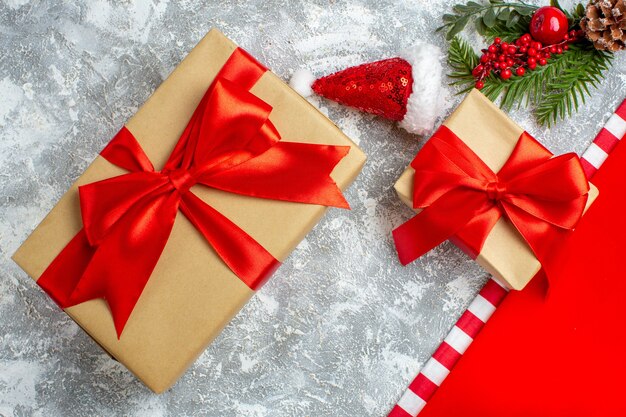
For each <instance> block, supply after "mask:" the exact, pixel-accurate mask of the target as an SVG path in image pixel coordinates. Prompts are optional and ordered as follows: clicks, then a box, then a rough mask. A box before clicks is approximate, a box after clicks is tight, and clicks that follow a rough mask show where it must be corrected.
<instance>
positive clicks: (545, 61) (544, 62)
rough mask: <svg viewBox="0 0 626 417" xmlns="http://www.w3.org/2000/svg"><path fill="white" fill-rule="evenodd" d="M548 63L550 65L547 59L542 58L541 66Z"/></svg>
mask: <svg viewBox="0 0 626 417" xmlns="http://www.w3.org/2000/svg"><path fill="white" fill-rule="evenodd" d="M547 63H548V61H547V60H546V59H545V58H541V59H540V60H539V65H541V66H543V65H546V64H547Z"/></svg>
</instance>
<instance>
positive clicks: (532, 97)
mask: <svg viewBox="0 0 626 417" xmlns="http://www.w3.org/2000/svg"><path fill="white" fill-rule="evenodd" d="M612 58H613V55H612V54H610V53H607V52H603V51H598V50H597V49H595V48H594V47H593V45H591V44H589V43H580V44H572V45H570V49H569V50H568V51H564V52H563V54H561V55H553V56H552V57H551V58H550V59H549V60H548V64H547V65H545V66H538V67H537V68H536V69H535V70H532V71H527V72H526V74H525V75H524V76H521V77H518V76H513V77H511V78H510V79H509V80H503V79H501V78H500V77H497V76H495V75H493V74H492V75H490V76H488V77H487V78H485V80H484V83H485V87H484V88H483V89H482V92H483V94H485V95H486V96H487V97H488V98H490V99H491V100H493V101H495V100H496V99H497V98H498V97H500V98H501V101H500V106H501V107H502V108H503V109H504V110H510V109H512V108H519V107H520V106H522V105H524V106H527V105H534V108H535V114H536V116H537V121H538V122H539V123H540V124H545V125H548V126H550V125H552V124H554V123H556V122H557V121H558V120H559V119H563V118H565V117H566V116H570V115H572V114H573V113H574V112H575V111H576V110H578V107H579V105H580V104H582V103H584V102H585V99H586V97H587V96H590V95H591V94H590V87H592V88H595V87H597V85H598V83H599V82H600V80H602V78H603V72H604V71H605V70H607V69H608V68H609V66H610V64H611V59H612ZM478 62H479V57H478V55H477V54H476V52H474V50H473V49H472V47H471V46H470V44H469V43H468V42H467V41H465V40H463V39H461V38H460V37H458V36H456V37H454V38H453V39H452V41H451V42H450V48H449V51H448V63H449V65H450V66H451V67H452V72H451V73H450V74H449V76H450V78H452V80H453V81H452V82H451V85H456V86H459V87H460V88H461V91H460V92H459V94H460V93H464V92H467V91H469V90H471V89H472V88H473V86H474V84H475V82H476V80H475V79H474V77H473V76H472V69H473V68H474V67H475V66H476V65H478Z"/></svg>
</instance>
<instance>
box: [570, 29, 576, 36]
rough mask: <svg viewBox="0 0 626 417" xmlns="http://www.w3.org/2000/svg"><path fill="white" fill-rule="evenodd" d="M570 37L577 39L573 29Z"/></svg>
mask: <svg viewBox="0 0 626 417" xmlns="http://www.w3.org/2000/svg"><path fill="white" fill-rule="evenodd" d="M569 37H570V38H575V37H576V31H575V30H573V29H572V30H571V31H570V32H569Z"/></svg>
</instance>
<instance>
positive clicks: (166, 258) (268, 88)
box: [13, 29, 365, 393]
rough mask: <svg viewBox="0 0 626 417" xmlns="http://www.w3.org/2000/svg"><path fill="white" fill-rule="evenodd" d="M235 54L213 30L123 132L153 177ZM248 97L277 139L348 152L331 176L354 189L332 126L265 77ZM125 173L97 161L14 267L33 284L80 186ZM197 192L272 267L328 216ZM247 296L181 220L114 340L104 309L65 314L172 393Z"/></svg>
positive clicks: (65, 229)
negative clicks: (257, 101) (261, 108)
mask: <svg viewBox="0 0 626 417" xmlns="http://www.w3.org/2000/svg"><path fill="white" fill-rule="evenodd" d="M235 49H236V45H235V44H233V42H231V41H230V40H228V39H227V38H225V37H224V36H223V35H222V34H221V33H220V32H219V31H217V30H215V29H214V30H211V31H210V32H209V33H208V34H207V35H206V36H205V37H204V39H202V41H200V43H199V44H198V45H197V46H196V47H195V48H194V49H193V50H192V51H191V52H190V53H189V55H188V56H187V57H186V58H185V59H184V60H183V61H182V62H181V64H180V65H179V66H178V67H177V68H176V69H175V70H174V71H173V73H172V74H171V75H170V76H169V77H168V78H167V80H166V81H164V82H163V84H161V86H160V87H159V88H158V89H157V90H156V91H155V92H154V94H153V95H152V96H151V97H150V98H149V99H148V101H147V102H146V103H145V104H144V105H143V106H142V107H141V108H140V109H139V110H138V111H137V113H136V114H135V116H133V117H132V118H131V119H130V120H129V121H128V123H127V124H126V127H127V128H128V129H129V130H130V131H131V132H132V134H133V135H134V136H135V137H136V138H137V140H138V141H139V143H140V145H141V147H142V148H143V149H144V151H145V152H146V154H147V156H148V157H149V158H150V160H151V161H152V162H153V164H154V166H155V167H157V169H158V168H160V167H162V166H163V164H164V162H165V160H166V159H167V157H168V156H169V154H170V153H171V151H172V149H173V148H174V145H175V144H176V142H177V140H178V138H179V137H180V135H181V133H182V132H183V130H184V128H185V126H186V125H187V122H188V121H189V119H190V117H191V115H192V113H193V111H194V110H195V109H196V107H197V105H198V103H199V102H200V99H201V98H202V96H203V95H204V94H205V92H206V90H207V88H208V87H209V85H210V84H211V83H212V81H213V79H214V78H215V76H216V75H217V73H218V71H219V70H220V68H221V67H222V66H223V65H224V63H225V62H226V61H227V59H228V58H229V56H230V55H231V53H232V52H233V51H234V50H235ZM250 91H251V92H252V93H253V94H255V95H256V96H257V97H259V98H261V99H262V100H263V101H265V102H266V103H268V104H270V105H271V106H272V107H273V110H272V113H271V115H270V120H271V121H272V122H273V124H274V125H275V126H276V128H277V129H278V131H279V132H280V135H281V137H282V138H283V139H285V140H298V141H302V142H310V143H319V144H330V145H344V146H350V147H351V150H350V152H349V153H348V155H347V156H346V157H344V158H343V159H342V160H341V161H340V163H339V164H338V165H337V166H336V167H335V169H334V171H333V173H332V175H331V176H332V178H333V179H334V180H335V181H336V183H337V185H338V186H339V187H340V188H341V189H342V190H344V189H346V188H347V187H348V186H349V184H350V183H352V181H353V180H354V179H355V178H356V176H357V174H358V173H359V172H360V170H361V167H362V166H363V164H364V162H365V155H364V154H363V152H362V151H361V150H360V149H359V148H358V147H357V146H356V145H355V144H354V143H352V142H351V141H350V139H348V138H347V137H346V136H345V135H344V134H343V133H341V131H339V129H338V128H337V127H336V126H335V125H334V124H333V123H331V122H330V121H329V120H328V119H327V118H326V117H324V116H323V115H322V114H321V113H320V112H318V111H317V110H316V109H315V108H314V107H313V106H311V105H310V104H309V103H308V102H307V101H306V100H304V99H303V98H302V97H300V96H299V95H298V94H297V93H296V92H294V91H293V90H291V89H290V88H289V87H288V86H287V85H285V84H284V83H283V82H282V81H281V80H280V79H279V78H278V77H277V76H276V75H274V74H273V73H271V72H269V71H268V72H266V73H265V74H264V75H263V76H262V77H261V79H260V80H259V81H258V82H257V83H256V84H255V85H254V87H253V88H252V89H251V90H250ZM123 173H124V171H123V170H122V169H121V168H118V167H116V166H114V165H112V164H110V163H109V162H107V161H106V160H105V159H103V158H102V157H101V156H98V157H97V158H96V159H95V160H94V162H93V163H92V164H91V165H90V166H89V167H88V168H87V170H86V171H85V172H84V173H83V175H81V176H80V178H79V179H78V180H77V181H76V182H75V183H74V184H73V185H72V187H71V188H70V190H69V191H68V192H67V193H65V195H64V196H63V197H62V198H61V200H60V201H59V203H58V204H57V205H56V206H55V207H54V208H53V209H52V211H51V212H50V213H49V214H48V215H47V216H46V218H45V219H44V220H43V221H42V222H41V224H40V225H39V226H38V227H37V228H36V229H35V230H34V232H33V233H32V234H31V235H30V237H29V238H28V239H27V240H26V242H24V244H23V245H22V246H21V247H20V248H19V249H18V250H17V252H16V253H15V255H14V256H13V259H14V260H15V261H16V262H17V263H18V264H19V265H20V266H21V267H22V268H23V269H24V270H25V271H26V272H27V273H28V274H29V275H30V276H31V277H33V279H35V280H37V279H38V278H39V277H40V276H41V274H42V273H43V271H44V270H45V269H46V267H47V266H48V265H49V264H50V263H51V262H52V260H53V259H54V258H55V257H56V256H57V255H58V254H59V252H60V251H61V250H62V249H63V248H64V247H65V245H66V244H67V243H68V242H69V241H70V239H72V237H74V235H75V234H76V233H77V232H78V231H79V230H80V228H81V227H82V223H81V214H80V208H79V199H78V192H77V188H78V186H79V185H82V184H87V183H91V182H94V181H98V180H101V179H105V178H110V177H113V176H116V175H120V174H123ZM194 193H195V194H196V195H197V196H198V197H200V198H201V199H202V200H204V201H205V202H207V203H208V204H210V205H211V206H212V207H214V208H215V209H217V210H218V211H219V212H221V213H224V214H225V215H226V216H227V217H228V218H229V219H230V220H232V221H233V222H234V223H235V224H237V225H238V226H239V227H241V228H242V229H243V230H244V231H246V232H247V233H248V234H249V235H251V236H252V237H253V238H254V239H255V240H256V241H258V242H259V243H260V244H261V245H262V246H263V247H264V248H265V249H267V250H268V251H269V252H270V253H271V254H272V255H273V256H274V257H275V258H276V259H278V260H279V261H283V260H284V259H285V258H286V257H287V256H288V255H289V253H290V252H291V251H292V250H293V249H294V248H295V246H296V245H297V244H298V243H299V242H300V241H301V240H302V239H303V238H304V236H305V235H306V234H307V233H308V232H309V231H310V230H311V229H312V228H313V226H314V225H315V224H316V223H317V222H318V221H319V219H320V218H321V217H322V215H323V214H324V212H325V211H326V207H323V206H319V205H313V204H298V203H292V202H283V201H277V200H265V199H259V198H251V197H246V196H242V195H237V194H232V193H227V192H223V191H219V190H216V189H211V188H208V187H203V186H195V187H194ZM253 294H254V291H253V290H251V289H250V288H249V287H248V286H246V285H245V284H244V283H243V282H242V281H241V280H240V279H239V278H238V277H237V276H235V275H234V274H233V273H232V272H231V270H230V269H229V268H228V267H227V266H226V265H225V264H224V262H223V261H222V260H221V259H220V258H219V257H218V256H217V255H216V253H215V252H214V251H213V250H212V249H211V248H210V246H209V245H208V244H207V242H206V241H205V240H204V238H203V237H202V235H201V234H200V233H199V232H198V231H197V230H196V229H195V228H194V227H193V226H192V225H191V223H190V222H189V221H188V220H187V218H186V217H185V216H184V215H182V214H181V213H180V212H179V213H178V214H177V217H176V221H175V224H174V228H173V230H172V232H171V235H170V237H169V240H168V242H167V245H166V247H165V249H164V251H163V254H162V255H161V257H160V259H159V262H158V264H157V266H156V268H155V269H154V271H153V273H152V275H151V277H150V280H149V281H148V284H147V285H146V287H145V289H144V290H143V293H142V295H141V297H140V298H139V301H138V302H137V305H136V306H135V308H134V310H133V312H132V314H131V316H130V319H129V320H128V323H127V324H126V327H125V328H124V333H123V334H122V336H121V338H120V339H118V337H117V335H116V331H115V328H114V325H113V320H112V317H111V313H110V311H109V309H108V306H107V304H106V302H105V301H104V300H102V299H97V300H92V301H88V302H85V303H82V304H79V305H76V306H73V307H70V308H67V309H66V310H65V311H66V313H67V314H68V315H69V316H70V317H71V318H72V319H74V321H76V323H78V324H79V325H80V326H81V327H82V328H83V329H84V330H85V331H86V332H87V333H88V334H89V335H90V336H91V337H92V338H93V339H94V340H95V341H96V342H97V343H99V344H100V345H101V346H102V347H103V348H104V349H105V350H106V351H107V352H108V353H109V354H110V355H111V356H113V357H114V358H115V359H117V360H118V361H120V362H121V363H123V364H124V365H125V366H126V367H127V368H128V369H129V370H130V371H131V372H132V373H134V374H135V375H136V376H137V377H138V378H139V379H140V380H141V381H143V382H144V383H145V384H146V385H147V386H148V387H149V388H150V389H152V390H153V391H155V392H157V393H158V392H162V391H164V390H166V389H167V388H169V387H170V386H171V385H172V384H174V382H175V381H176V380H177V379H178V378H179V377H180V376H181V374H182V373H183V372H184V371H185V370H186V369H187V368H188V367H189V366H190V365H191V364H192V363H193V362H194V360H195V359H196V358H197V357H198V356H199V355H200V354H201V353H202V352H203V350H204V349H205V348H206V347H207V345H209V343H211V341H212V340H213V339H214V338H215V337H216V336H217V335H218V334H219V333H220V331H221V330H222V329H223V327H224V326H225V325H226V324H227V323H228V322H229V321H230V320H231V319H232V317H233V316H234V315H235V314H237V312H238V311H239V310H240V309H241V307H242V306H243V305H244V304H245V303H246V302H247V301H248V300H249V299H250V297H251V296H252V295H253Z"/></svg>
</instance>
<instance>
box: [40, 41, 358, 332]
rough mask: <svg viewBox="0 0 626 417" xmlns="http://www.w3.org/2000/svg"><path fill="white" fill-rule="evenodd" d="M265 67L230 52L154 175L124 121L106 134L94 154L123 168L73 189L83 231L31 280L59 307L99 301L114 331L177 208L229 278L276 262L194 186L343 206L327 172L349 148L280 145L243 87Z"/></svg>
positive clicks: (249, 279)
mask: <svg viewBox="0 0 626 417" xmlns="http://www.w3.org/2000/svg"><path fill="white" fill-rule="evenodd" d="M265 71H266V69H265V68H264V67H262V66H261V65H260V64H259V63H258V62H257V61H256V60H254V58H252V57H251V56H250V55H248V54H247V53H246V52H245V51H243V50H241V49H237V50H236V51H235V52H234V53H233V54H232V56H231V57H230V58H229V60H228V61H227V63H226V64H225V65H224V67H223V68H222V70H221V71H220V73H219V74H218V76H217V78H216V80H215V81H214V82H213V83H212V84H211V86H210V87H209V89H208V90H207V92H206V94H205V95H204V97H203V98H202V100H201V102H200V104H199V105H198V107H197V109H196V110H195V112H194V114H193V116H192V118H191V120H190V121H189V124H188V125H187V127H186V128H185V130H184V132H183V134H182V135H181V137H180V139H179V140H178V143H177V144H176V147H175V148H174V150H173V152H172V154H171V155H170V157H169V159H168V161H167V163H166V164H165V167H164V168H163V169H162V170H161V171H155V169H154V167H153V165H152V163H151V162H150V160H149V159H148V157H147V156H146V154H145V153H144V151H143V150H142V149H141V146H140V145H139V143H138V142H137V141H136V139H135V138H134V136H133V135H132V134H131V132H130V131H129V130H128V129H126V128H125V127H124V128H122V130H121V131H120V132H119V133H118V134H117V135H116V136H115V137H114V138H113V139H112V140H111V142H110V143H109V144H108V145H107V146H106V148H105V149H104V150H103V151H102V152H101V155H102V156H103V157H104V158H105V159H107V160H108V161H109V162H111V163H112V164H114V165H117V166H119V167H121V168H124V169H126V170H128V171H130V172H129V173H128V174H124V175H120V176H118V177H113V178H109V179H105V180H102V181H98V182H95V183H91V184H87V185H83V186H81V187H79V196H80V208H81V214H82V219H83V226H84V227H83V229H82V230H81V231H80V232H79V233H78V234H77V235H76V236H75V237H74V238H73V239H72V240H71V241H70V243H69V244H68V245H67V246H66V247H65V248H64V249H63V250H62V251H61V253H60V254H59V255H58V256H57V257H56V258H55V259H54V261H53V262H52V263H51V264H50V265H49V266H48V268H47V269H46V271H45V272H44V273H43V275H42V276H41V277H40V278H39V280H38V281H37V282H38V284H39V285H40V286H41V287H42V288H43V289H44V290H45V291H46V292H47V293H48V294H49V295H50V296H51V297H52V298H53V299H54V300H55V301H56V302H57V303H58V304H59V305H60V306H61V307H62V308H66V307H70V306H73V305H76V304H80V303H83V302H85V301H88V300H92V299H95V298H104V299H106V301H107V303H108V304H109V307H110V309H111V314H112V316H113V320H114V323H115V328H116V331H117V334H118V337H119V336H120V335H121V333H122V330H123V329H124V326H125V324H126V322H127V320H128V318H129V316H130V314H131V312H132V311H133V309H134V307H135V304H136V303H137V300H138V299H139V297H140V295H141V293H142V291H143V289H144V287H145V285H146V283H147V282H148V279H149V278H150V275H151V274H152V271H153V269H154V267H155V266H156V264H157V262H158V260H159V257H160V256H161V252H162V251H163V249H164V247H165V244H166V242H167V240H168V238H169V235H170V232H171V231H172V227H173V226H174V220H175V218H176V215H177V212H178V210H180V211H181V212H182V213H183V214H184V215H185V216H186V217H187V219H188V220H189V221H190V222H191V223H192V224H193V225H194V226H195V227H196V229H197V230H198V231H199V232H200V233H201V234H202V235H203V236H204V237H205V239H206V240H207V242H208V243H209V245H210V246H211V247H212V248H213V249H214V250H215V252H216V253H217V254H218V255H219V257H220V258H221V259H222V260H223V261H224V263H225V264H226V265H228V267H229V268H230V269H231V270H232V271H233V273H235V275H237V276H238V277H239V278H240V279H241V280H242V281H243V282H244V283H245V284H246V285H248V286H249V287H250V288H252V289H256V288H258V287H259V286H260V285H261V284H262V283H263V282H264V281H265V280H266V279H267V278H268V277H269V276H270V275H271V274H272V273H273V272H274V270H275V269H276V268H277V267H278V266H279V265H280V263H279V261H278V260H276V259H275V258H274V257H273V256H272V255H271V254H270V253H269V252H268V251H267V250H266V249H265V248H263V247H262V246H261V245H260V244H259V243H258V242H256V241H255V240H254V239H253V238H252V237H251V236H250V235H248V234H247V233H246V232H245V231H243V230H242V229H240V228H239V227H238V226H237V225H236V224H234V223H233V222H231V221H230V220H228V218H226V217H225V216H224V215H222V214H221V213H219V212H218V211H216V210H215V209H213V208H212V207H211V206H209V205H208V204H206V203H205V202H204V201H202V200H201V199H200V198H198V197H197V196H195V195H194V194H193V192H192V187H193V186H194V185H195V184H202V185H204V186H207V187H212V188H216V189H219V190H223V191H228V192H231V193H237V194H242V195H246V196H251V197H258V198H267V199H272V200H284V201H292V202H298V203H307V204H320V205H324V206H335V207H342V208H348V203H347V202H346V200H345V199H344V197H343V195H342V194H341V190H339V188H338V187H337V185H336V184H335V182H334V181H333V180H332V178H331V177H330V173H331V172H332V170H333V168H334V167H335V165H336V164H337V163H338V162H339V161H340V160H341V159H342V158H343V157H344V156H345V155H346V154H347V153H348V151H349V149H350V148H349V147H348V146H331V145H316V144H308V143H296V142H284V141H281V140H280V139H281V138H280V135H279V133H278V131H277V130H276V128H275V127H274V125H273V124H272V122H271V121H270V120H269V114H270V112H271V111H272V107H271V106H270V105H269V104H267V103H265V102H264V101H262V100H261V99H259V98H258V97H256V96H255V95H253V94H252V93H250V92H249V91H248V89H249V88H251V87H252V86H253V85H254V84H255V83H256V81H257V80H258V79H259V78H260V77H261V76H262V75H263V74H264V73H265Z"/></svg>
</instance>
